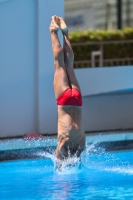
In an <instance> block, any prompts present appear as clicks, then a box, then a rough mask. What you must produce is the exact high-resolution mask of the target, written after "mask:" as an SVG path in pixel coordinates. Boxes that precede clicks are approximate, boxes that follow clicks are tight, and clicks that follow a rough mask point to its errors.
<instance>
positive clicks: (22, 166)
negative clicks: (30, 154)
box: [0, 151, 133, 200]
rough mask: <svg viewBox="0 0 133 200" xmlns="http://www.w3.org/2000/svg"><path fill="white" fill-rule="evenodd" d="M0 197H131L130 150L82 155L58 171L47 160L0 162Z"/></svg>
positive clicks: (132, 169)
mask: <svg viewBox="0 0 133 200" xmlns="http://www.w3.org/2000/svg"><path fill="white" fill-rule="evenodd" d="M0 199H1V200H29V199H32V200H47V199H48V200H49V199H50V200H53V199H61V200H71V199H72V200H74V199H82V200H88V199H89V200H93V199H94V200H101V199H108V200H109V199H120V200H125V199H126V200H131V199H133V152H132V151H130V152H114V153H100V154H99V153H96V154H88V153H85V155H84V154H83V155H82V166H81V167H76V166H75V167H66V168H64V169H63V171H61V172H59V171H57V170H55V169H54V162H53V161H52V160H51V159H50V158H47V159H43V158H42V159H37V160H20V161H10V162H1V163H0Z"/></svg>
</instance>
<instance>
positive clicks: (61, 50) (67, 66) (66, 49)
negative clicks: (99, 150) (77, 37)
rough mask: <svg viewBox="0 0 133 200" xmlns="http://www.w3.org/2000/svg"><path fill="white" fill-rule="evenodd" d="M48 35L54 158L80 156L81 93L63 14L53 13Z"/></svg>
mask: <svg viewBox="0 0 133 200" xmlns="http://www.w3.org/2000/svg"><path fill="white" fill-rule="evenodd" d="M59 30H61V31H62V34H63V40H64V44H63V47H62V46H61V44H60V41H59V38H58V31H59ZM50 35H51V41H52V51H53V56H54V66H55V73H54V83H53V84H54V92H55V97H56V102H57V105H58V145H57V149H56V158H57V159H59V160H64V159H66V158H67V157H68V156H73V155H75V154H76V155H77V157H79V156H80V154H81V153H82V151H83V150H84V149H85V144H86V141H85V140H86V136H85V133H84V129H83V123H82V95H81V90H80V87H79V84H78V81H77V79H76V76H75V73H74V68H73V62H74V53H73V50H72V47H71V44H70V40H69V37H68V28H67V26H66V23H65V22H64V20H63V18H61V17H58V16H52V21H51V24H50Z"/></svg>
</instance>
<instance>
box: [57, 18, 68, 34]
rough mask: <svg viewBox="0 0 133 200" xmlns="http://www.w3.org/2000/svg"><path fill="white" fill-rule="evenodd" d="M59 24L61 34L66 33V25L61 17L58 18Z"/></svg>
mask: <svg viewBox="0 0 133 200" xmlns="http://www.w3.org/2000/svg"><path fill="white" fill-rule="evenodd" d="M59 22H60V29H61V31H62V33H67V32H68V28H67V25H66V23H65V21H64V19H63V18H62V17H59Z"/></svg>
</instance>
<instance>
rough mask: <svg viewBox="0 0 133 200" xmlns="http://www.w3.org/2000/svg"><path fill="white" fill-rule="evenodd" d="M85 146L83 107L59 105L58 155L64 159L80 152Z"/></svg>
mask: <svg viewBox="0 0 133 200" xmlns="http://www.w3.org/2000/svg"><path fill="white" fill-rule="evenodd" d="M84 148H85V133H84V130H83V124H82V107H79V106H58V146H57V150H56V156H57V158H59V159H63V158H65V157H67V156H68V153H70V154H71V155H73V154H77V156H79V155H80V153H81V152H82V151H83V149H84Z"/></svg>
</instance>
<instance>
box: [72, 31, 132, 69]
mask: <svg viewBox="0 0 133 200" xmlns="http://www.w3.org/2000/svg"><path fill="white" fill-rule="evenodd" d="M69 37H70V41H71V43H80V42H100V41H118V40H119V41H122V40H133V28H125V29H123V30H111V31H109V30H97V31H93V30H86V31H76V32H71V33H69ZM97 50H99V45H86V46H82V45H80V44H79V45H78V46H73V51H74V55H75V61H84V60H90V59H91V52H92V51H97ZM103 52H104V56H103V57H104V59H115V58H133V43H128V44H106V45H104V51H103ZM124 64H125V65H126V64H127V63H126V61H125V63H124ZM106 66H110V63H108V64H107V63H106ZM78 67H80V65H79V66H78ZM82 67H87V66H86V65H85V64H84V65H82Z"/></svg>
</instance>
